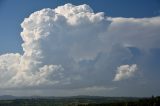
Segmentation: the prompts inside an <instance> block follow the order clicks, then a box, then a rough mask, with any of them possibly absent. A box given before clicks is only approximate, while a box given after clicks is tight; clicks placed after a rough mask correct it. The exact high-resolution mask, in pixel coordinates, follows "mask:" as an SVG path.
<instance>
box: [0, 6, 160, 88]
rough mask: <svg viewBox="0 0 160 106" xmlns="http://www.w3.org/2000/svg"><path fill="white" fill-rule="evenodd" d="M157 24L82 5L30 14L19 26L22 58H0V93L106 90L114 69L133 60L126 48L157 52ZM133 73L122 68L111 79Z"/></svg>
mask: <svg viewBox="0 0 160 106" xmlns="http://www.w3.org/2000/svg"><path fill="white" fill-rule="evenodd" d="M159 20H160V17H153V18H142V19H136V18H122V17H121V18H120V17H119V18H112V17H107V16H105V15H104V13H102V12H99V13H95V12H94V11H93V10H92V9H91V8H90V7H89V6H88V5H85V4H84V5H79V6H75V5H72V4H65V5H64V6H59V7H57V8H55V9H49V8H47V9H42V10H40V11H37V12H34V13H32V14H31V15H30V16H29V17H28V18H25V19H24V21H23V22H22V24H21V26H22V28H23V31H22V32H21V37H22V40H23V44H22V48H23V51H24V53H23V54H19V53H17V54H13V53H10V54H4V55H1V56H0V85H1V86H0V88H27V87H29V88H30V87H31V88H48V87H49V88H61V89H76V88H88V87H92V86H96V87H98V86H106V85H108V84H110V83H111V82H112V81H111V80H112V77H111V76H113V71H114V70H113V69H114V68H115V67H117V66H119V64H124V63H126V62H130V61H132V60H131V58H132V57H133V55H134V54H133V53H132V52H131V51H130V50H129V49H128V48H129V47H133V48H137V49H138V50H140V51H143V52H146V51H148V50H150V49H152V48H157V47H159V45H157V44H159V41H160V37H159V33H160V30H159V28H160V21H159ZM128 64H129V63H128ZM136 70H137V66H136V65H131V66H129V65H123V66H120V67H119V68H118V71H117V74H116V76H115V79H114V80H115V81H118V80H122V79H126V78H129V77H131V76H133V75H134V73H135V72H136Z"/></svg>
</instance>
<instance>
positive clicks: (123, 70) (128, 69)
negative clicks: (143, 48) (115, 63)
mask: <svg viewBox="0 0 160 106" xmlns="http://www.w3.org/2000/svg"><path fill="white" fill-rule="evenodd" d="M136 71H137V65H136V64H133V65H131V66H129V65H122V66H120V67H118V68H117V73H116V75H115V78H114V81H120V80H123V79H127V78H130V77H133V76H134V74H135V73H136Z"/></svg>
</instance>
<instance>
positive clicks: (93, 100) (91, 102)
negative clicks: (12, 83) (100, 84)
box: [0, 97, 160, 106]
mask: <svg viewBox="0 0 160 106" xmlns="http://www.w3.org/2000/svg"><path fill="white" fill-rule="evenodd" d="M0 106H160V97H151V98H124V97H118V98H114V97H66V98H55V97H54V98H32V99H31V98H30V99H14V100H0Z"/></svg>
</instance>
